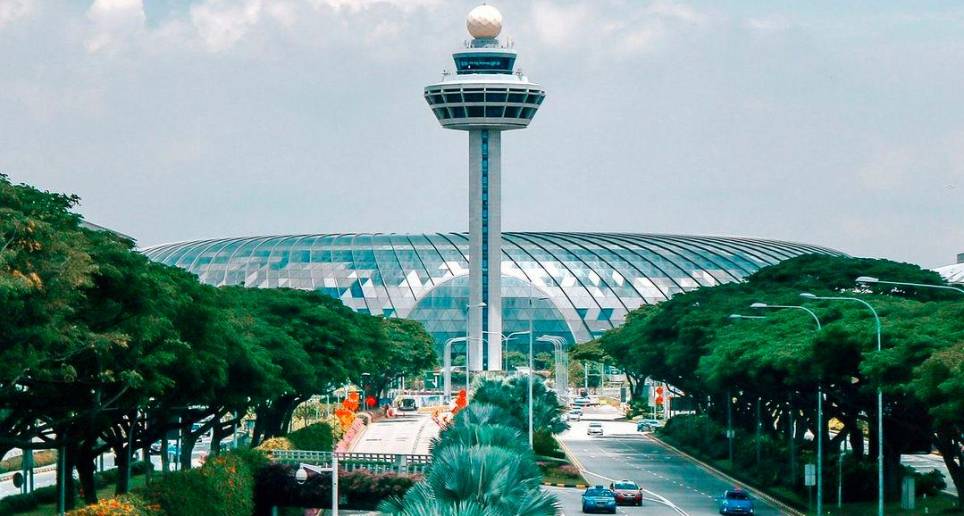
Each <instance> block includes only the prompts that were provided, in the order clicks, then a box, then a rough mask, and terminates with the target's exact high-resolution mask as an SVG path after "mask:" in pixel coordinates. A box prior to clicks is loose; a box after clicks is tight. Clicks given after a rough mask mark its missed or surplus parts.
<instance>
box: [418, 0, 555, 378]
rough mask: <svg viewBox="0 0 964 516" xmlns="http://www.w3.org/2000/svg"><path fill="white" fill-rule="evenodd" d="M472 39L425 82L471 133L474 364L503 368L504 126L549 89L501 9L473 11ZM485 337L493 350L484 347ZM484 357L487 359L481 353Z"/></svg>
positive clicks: (441, 113) (516, 122) (437, 109)
mask: <svg viewBox="0 0 964 516" xmlns="http://www.w3.org/2000/svg"><path fill="white" fill-rule="evenodd" d="M465 24H466V27H467V28H468V30H469V34H471V35H472V38H473V39H472V40H471V41H468V42H467V43H466V45H465V48H463V49H461V50H458V51H456V52H454V53H453V54H452V57H453V58H454V59H455V74H454V75H453V74H449V73H445V74H444V75H443V77H442V81H441V82H438V83H435V84H432V85H429V86H427V87H426V88H425V100H426V101H428V104H429V106H431V108H432V112H433V113H435V116H436V117H437V118H438V121H439V123H440V124H442V127H444V128H446V129H457V130H460V131H468V132H469V239H470V244H469V285H470V286H469V305H468V307H466V308H467V311H468V315H467V317H468V325H469V328H468V340H469V343H468V347H469V353H468V356H469V361H468V364H469V369H471V370H472V371H481V370H482V369H483V365H487V369H488V370H490V371H498V370H501V369H502V344H503V343H502V337H501V335H502V288H501V287H502V281H501V264H502V220H501V219H502V214H501V212H502V194H501V191H500V188H501V186H500V185H501V178H502V132H503V131H507V130H509V129H525V128H526V127H527V126H528V125H529V121H530V120H532V117H534V116H535V114H536V111H537V110H538V109H539V105H540V104H542V101H543V99H544V98H545V95H546V92H545V91H544V90H543V89H542V88H540V87H539V86H538V85H537V84H533V83H531V82H529V80H528V79H527V78H526V77H525V76H524V75H523V74H522V72H521V71H516V70H515V69H514V67H515V58H516V52H515V50H513V49H512V45H510V44H506V43H501V42H499V40H498V39H496V38H498V36H499V33H500V32H502V14H501V13H499V11H498V9H496V8H495V7H492V6H490V5H480V6H478V7H476V8H475V9H472V11H471V12H470V13H469V16H468V18H467V19H466V22H465ZM483 336H484V337H485V339H484V341H485V342H487V343H488V346H487V348H488V350H487V351H488V352H487V353H485V354H484V353H483V351H484V349H483ZM483 356H485V357H487V359H488V360H484V358H483Z"/></svg>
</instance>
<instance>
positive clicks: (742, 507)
mask: <svg viewBox="0 0 964 516" xmlns="http://www.w3.org/2000/svg"><path fill="white" fill-rule="evenodd" d="M720 514H725V515H729V514H735V515H737V514H738V515H742V514H753V500H751V499H750V494H749V493H747V492H746V491H744V490H742V489H731V490H729V491H724V492H723V496H721V497H720Z"/></svg>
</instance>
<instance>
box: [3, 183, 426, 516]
mask: <svg viewBox="0 0 964 516" xmlns="http://www.w3.org/2000/svg"><path fill="white" fill-rule="evenodd" d="M77 202H78V199H77V198H76V197H72V196H65V195H61V194H55V193H50V192H43V191H40V190H37V189H35V188H32V187H30V186H27V185H16V184H13V183H11V182H10V181H9V179H8V178H7V177H6V176H0V455H2V454H3V453H4V452H6V451H7V450H9V449H10V448H13V447H21V448H54V447H64V448H65V450H66V452H67V453H66V456H67V458H68V459H67V460H68V466H69V468H71V469H74V468H76V470H77V472H78V477H79V479H80V482H81V484H82V486H83V487H84V489H83V492H84V493H85V496H86V497H87V498H88V501H93V499H94V497H96V490H95V489H94V484H93V472H94V459H95V458H96V457H97V456H98V455H100V454H101V453H103V452H104V451H107V450H112V451H113V452H114V453H115V455H116V456H117V463H118V466H119V471H120V474H119V475H118V491H119V492H124V491H126V489H127V477H126V467H125V466H126V462H127V460H128V457H129V453H130V450H131V449H132V448H133V449H141V448H147V447H148V446H149V445H150V444H151V443H153V442H155V441H157V440H159V439H161V437H162V436H164V435H166V433H167V432H168V431H171V430H175V429H179V430H180V431H181V434H182V435H183V436H184V444H185V446H184V448H183V449H182V455H181V461H182V463H183V464H184V465H185V466H186V467H190V459H191V448H192V447H193V444H194V442H195V441H196V440H197V438H198V437H199V436H200V435H201V434H202V433H206V432H208V431H211V430H213V432H214V436H215V437H214V440H213V442H212V452H214V453H217V451H218V446H219V443H220V441H221V439H222V438H224V437H226V436H227V435H228V433H229V432H230V431H231V429H232V428H233V426H234V424H235V423H236V422H237V421H238V419H239V418H240V417H243V416H244V415H245V414H246V413H248V412H253V413H255V414H256V415H257V421H256V428H255V432H254V439H255V441H258V440H261V439H265V438H268V437H272V436H275V435H280V434H281V433H283V432H285V431H286V430H287V427H288V424H289V422H290V419H291V416H292V412H293V411H294V408H295V407H296V406H297V405H298V404H299V403H301V402H302V401H304V400H306V399H308V398H309V397H310V396H312V395H315V394H325V393H328V392H331V391H332V390H334V389H335V388H337V387H340V386H343V385H345V384H347V383H350V382H355V383H357V382H359V381H360V378H361V374H362V373H363V372H370V373H377V375H378V378H379V381H380V382H381V383H382V385H385V384H387V382H389V381H390V380H391V379H393V375H396V374H416V373H417V372H419V371H420V370H421V369H422V368H428V367H432V366H434V365H435V360H436V357H435V355H434V352H433V351H432V342H431V338H430V337H429V335H428V334H427V333H426V332H425V330H424V329H423V328H421V326H420V325H419V324H418V323H415V322H412V321H398V320H386V319H383V318H379V317H372V316H369V315H365V314H359V313H356V312H354V311H352V310H351V309H349V308H348V307H346V306H344V305H343V304H342V303H341V302H340V301H338V300H337V299H334V298H331V297H328V296H325V295H322V294H319V293H316V292H306V291H297V290H288V289H270V290H269V289H245V288H238V287H229V288H215V287H211V286H208V285H203V284H201V283H200V282H199V281H198V280H197V278H196V277H195V276H193V275H191V274H189V273H187V272H185V271H183V270H180V269H177V268H173V267H168V266H164V265H160V264H156V263H153V262H150V261H149V260H147V259H146V258H145V257H144V256H143V255H141V254H140V253H137V252H136V251H135V250H134V249H133V242H131V241H129V240H126V239H125V238H123V237H120V236H119V235H116V234H114V233H111V232H107V231H94V230H90V229H86V228H85V227H82V225H81V222H82V219H81V218H80V217H79V216H78V215H76V214H75V213H73V212H72V211H71V210H72V209H73V208H74V206H75V205H76V203H77ZM195 423H198V425H195ZM253 444H257V442H255V443H253ZM66 481H67V482H72V476H70V475H68V477H67V479H66ZM68 493H73V490H72V489H70V490H68Z"/></svg>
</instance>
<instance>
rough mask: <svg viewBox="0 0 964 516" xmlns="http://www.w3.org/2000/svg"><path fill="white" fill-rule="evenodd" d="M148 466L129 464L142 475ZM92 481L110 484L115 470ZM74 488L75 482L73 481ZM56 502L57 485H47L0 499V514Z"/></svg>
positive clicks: (101, 474)
mask: <svg viewBox="0 0 964 516" xmlns="http://www.w3.org/2000/svg"><path fill="white" fill-rule="evenodd" d="M149 466H150V463H148V462H143V461H139V462H135V463H133V464H131V474H132V475H143V474H144V472H145V471H147V468H148V467H149ZM94 481H95V484H96V486H97V488H98V489H100V488H102V487H104V486H107V485H110V484H112V483H114V482H116V481H117V470H116V469H109V470H107V471H103V472H100V473H96V474H95V475H94ZM74 486H75V488H76V487H77V483H76V482H75V483H74ZM55 503H57V486H47V487H41V488H37V489H35V490H34V491H33V492H32V493H28V494H18V495H12V496H8V497H6V498H3V499H0V514H15V513H18V512H27V511H32V510H34V509H36V508H37V507H39V506H41V505H44V504H55Z"/></svg>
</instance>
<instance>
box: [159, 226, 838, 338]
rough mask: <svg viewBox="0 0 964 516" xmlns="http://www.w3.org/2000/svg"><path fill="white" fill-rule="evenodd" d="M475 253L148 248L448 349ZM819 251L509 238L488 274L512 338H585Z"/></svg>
mask: <svg viewBox="0 0 964 516" xmlns="http://www.w3.org/2000/svg"><path fill="white" fill-rule="evenodd" d="M468 247H469V244H468V237H467V235H466V234H464V233H437V234H413V235H399V234H347V235H297V236H281V237H261V238H235V239H219V240H203V241H195V242H184V243H179V244H168V245H162V246H157V247H152V248H148V249H144V250H143V252H144V254H145V255H146V256H147V257H148V258H150V259H152V260H154V261H157V262H160V263H164V264H167V265H173V266H177V267H181V268H183V269H186V270H188V271H190V272H193V273H194V274H197V275H198V277H199V278H200V280H201V281H203V282H205V283H208V284H211V285H218V286H220V285H244V286H247V287H252V288H297V289H305V290H309V289H310V290H317V291H319V292H322V293H324V294H326V295H329V296H332V297H335V298H338V299H340V300H342V302H344V303H345V304H346V305H347V306H349V307H351V308H352V309H354V310H356V311H358V312H362V313H370V314H375V315H384V316H387V317H405V318H411V319H415V320H418V321H421V322H422V323H423V324H425V326H426V328H428V330H429V331H430V332H431V333H432V335H433V336H434V337H435V338H436V341H437V342H438V343H439V345H441V343H442V342H444V340H445V339H447V338H450V337H458V336H462V335H464V334H465V306H466V305H467V304H468V283H467V282H468V273H469V269H468V258H467V254H468ZM812 252H818V253H826V254H834V255H839V254H840V253H838V252H836V251H833V250H830V249H826V248H821V247H815V246H810V245H804V244H796V243H787V242H778V241H772V240H759V239H745V238H723V237H712V238H710V237H690V236H677V235H645V234H613V233H513V232H507V233H503V258H502V263H501V264H498V267H499V268H498V269H496V266H495V265H493V264H489V266H488V267H487V269H488V270H489V271H490V273H492V272H494V271H495V270H498V271H499V273H500V274H501V275H502V296H503V301H502V311H503V331H504V332H505V334H509V333H512V332H516V331H525V330H526V329H528V324H529V318H530V317H532V319H533V323H534V326H535V329H536V333H537V334H538V335H543V334H546V335H558V336H560V337H564V338H565V339H566V340H567V341H569V342H584V341H588V340H590V339H592V338H593V336H594V335H598V334H599V333H601V332H603V331H605V330H607V329H609V328H613V327H615V326H618V325H619V324H622V322H623V321H624V320H625V317H626V313H627V312H628V311H630V310H633V309H635V308H638V307H639V306H641V305H644V304H653V303H658V302H660V301H663V300H665V299H668V298H669V297H671V296H673V295H674V294H676V293H679V292H684V291H687V290H692V289H694V288H697V287H699V286H703V285H715V284H718V283H726V282H732V281H740V280H742V278H744V277H745V276H747V275H748V274H751V273H753V272H754V271H756V270H758V269H760V268H761V267H764V266H767V265H771V264H774V263H777V262H779V261H780V260H783V259H785V258H788V257H792V256H798V255H801V254H807V253H812ZM539 297H548V298H549V299H548V300H538V298H539ZM530 299H534V301H533V306H532V307H531V308H530V306H529V302H530ZM517 340H519V339H518V338H517V339H514V340H513V341H512V342H510V343H509V344H508V346H509V348H508V349H515V348H513V347H512V346H514V345H515V344H516V342H515V341H517ZM518 344H519V345H522V344H527V341H526V340H525V339H522V341H520V342H518ZM540 345H544V346H547V345H545V344H540ZM540 349H541V348H540ZM546 349H547V350H548V348H546Z"/></svg>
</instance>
